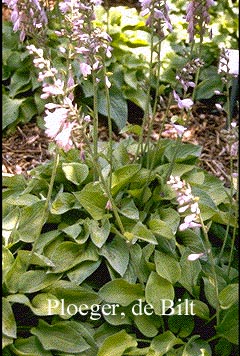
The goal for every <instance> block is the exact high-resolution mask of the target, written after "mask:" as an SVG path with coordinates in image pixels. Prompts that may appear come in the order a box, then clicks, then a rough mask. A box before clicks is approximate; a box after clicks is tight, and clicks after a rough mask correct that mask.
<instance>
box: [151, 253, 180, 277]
mask: <svg viewBox="0 0 240 356" xmlns="http://www.w3.org/2000/svg"><path fill="white" fill-rule="evenodd" d="M154 262H155V264H156V272H157V273H158V274H159V276H160V277H162V278H165V279H166V280H168V281H169V282H170V283H172V284H175V283H176V282H177V281H178V280H179V279H180V277H181V267H180V264H179V262H178V261H176V260H175V258H173V257H171V256H169V255H167V254H166V253H163V252H161V251H157V250H156V251H155V254H154Z"/></svg>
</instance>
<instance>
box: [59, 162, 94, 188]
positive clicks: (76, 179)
mask: <svg viewBox="0 0 240 356" xmlns="http://www.w3.org/2000/svg"><path fill="white" fill-rule="evenodd" d="M62 170H63V172H64V175H65V177H66V178H67V179H68V180H69V181H70V182H72V183H74V184H76V185H79V184H81V183H82V182H83V181H84V180H85V179H86V178H87V176H88V173H89V169H88V166H87V165H86V164H83V163H77V162H71V163H63V164H62Z"/></svg>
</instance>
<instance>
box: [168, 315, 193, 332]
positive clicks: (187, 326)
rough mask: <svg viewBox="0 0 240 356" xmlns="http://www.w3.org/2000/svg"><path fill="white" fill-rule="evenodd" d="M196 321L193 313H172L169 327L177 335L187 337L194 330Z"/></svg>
mask: <svg viewBox="0 0 240 356" xmlns="http://www.w3.org/2000/svg"><path fill="white" fill-rule="evenodd" d="M194 327H195V323H194V319H193V316H191V315H184V314H183V315H171V316H170V317H169V318H168V328H169V330H170V331H172V332H173V333H174V334H175V335H176V334H177V335H178V336H179V337H182V338H186V337H188V336H189V335H191V333H192V331H193V330H194Z"/></svg>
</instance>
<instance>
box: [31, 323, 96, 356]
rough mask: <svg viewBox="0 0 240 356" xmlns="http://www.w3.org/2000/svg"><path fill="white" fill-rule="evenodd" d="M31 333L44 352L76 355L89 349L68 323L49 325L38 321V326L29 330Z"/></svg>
mask: <svg viewBox="0 0 240 356" xmlns="http://www.w3.org/2000/svg"><path fill="white" fill-rule="evenodd" d="M31 333H32V334H33V335H36V336H37V338H38V339H39V341H40V342H41V344H42V345H43V347H44V349H45V350H58V351H62V352H67V353H69V352H70V353H77V352H83V351H85V350H88V349H89V348H90V346H89V344H88V343H87V342H86V341H85V340H84V338H83V337H82V336H81V334H80V333H79V331H78V330H76V329H75V328H74V327H73V326H72V324H71V322H68V321H64V322H58V323H56V324H54V325H49V324H48V323H46V322H45V321H43V320H41V319H40V320H39V324H38V326H37V327H33V328H32V329H31Z"/></svg>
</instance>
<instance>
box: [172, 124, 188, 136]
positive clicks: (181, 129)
mask: <svg viewBox="0 0 240 356" xmlns="http://www.w3.org/2000/svg"><path fill="white" fill-rule="evenodd" d="M173 126H174V128H175V129H176V131H177V134H178V136H179V137H182V135H183V134H184V132H185V131H186V130H187V128H186V127H184V126H182V125H176V124H173Z"/></svg>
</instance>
